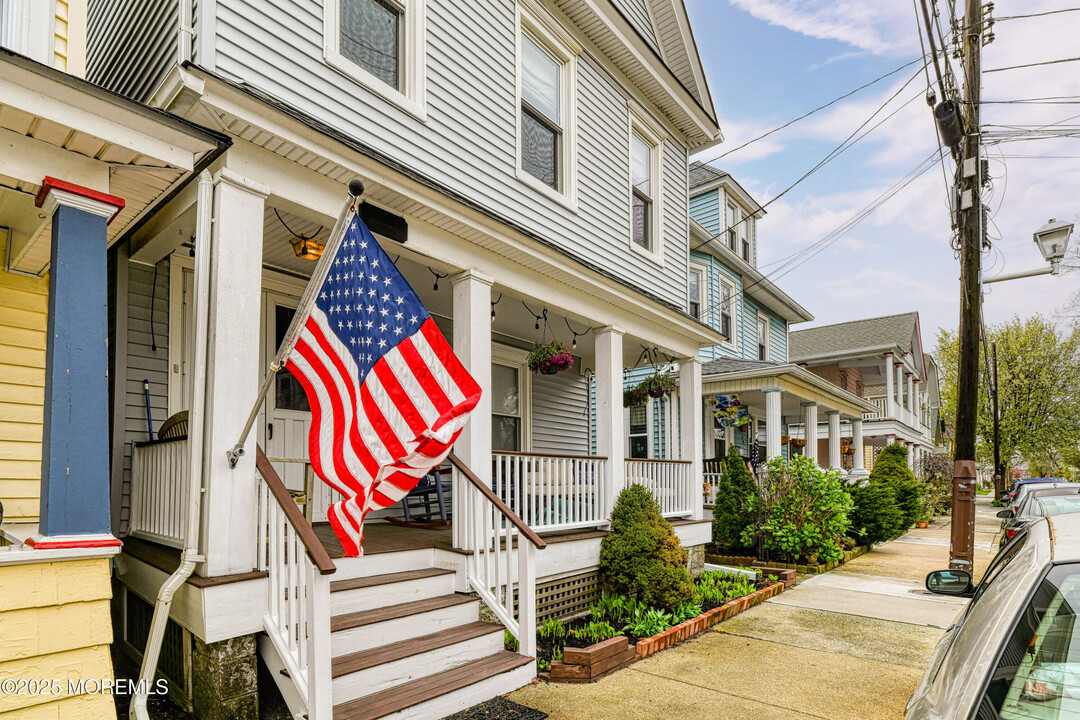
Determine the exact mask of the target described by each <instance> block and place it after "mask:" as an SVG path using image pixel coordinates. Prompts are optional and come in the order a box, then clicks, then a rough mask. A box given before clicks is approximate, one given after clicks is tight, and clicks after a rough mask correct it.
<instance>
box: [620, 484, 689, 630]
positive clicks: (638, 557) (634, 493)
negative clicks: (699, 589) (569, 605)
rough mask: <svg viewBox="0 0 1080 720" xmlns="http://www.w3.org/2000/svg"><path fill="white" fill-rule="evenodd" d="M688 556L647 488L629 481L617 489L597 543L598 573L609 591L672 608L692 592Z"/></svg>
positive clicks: (653, 604)
mask: <svg viewBox="0 0 1080 720" xmlns="http://www.w3.org/2000/svg"><path fill="white" fill-rule="evenodd" d="M688 559H689V557H688V555H687V553H686V550H685V549H684V548H683V547H682V546H681V545H680V544H679V538H678V537H677V536H676V535H675V531H674V530H673V529H672V527H671V523H669V522H668V521H667V520H665V519H664V516H663V515H661V514H660V506H659V505H657V503H656V500H655V499H654V498H653V496H652V494H651V493H649V491H648V490H646V489H645V488H644V487H642V486H641V485H637V484H633V485H629V486H628V487H626V488H625V489H624V490H623V491H622V492H621V493H619V498H618V500H617V501H616V502H615V508H614V510H612V512H611V530H610V532H608V534H607V536H605V537H604V539H603V540H602V541H601V543H600V579H601V581H602V582H603V583H604V585H605V586H606V587H607V588H608V589H609V590H610V591H612V592H615V593H619V594H625V595H630V596H637V598H638V599H639V600H641V601H643V602H645V603H647V604H649V605H652V606H654V607H662V608H666V609H669V610H673V609H675V608H677V607H678V606H679V605H681V604H682V603H684V602H686V601H687V600H689V599H690V596H691V595H692V594H693V590H694V586H693V582H692V580H691V578H690V572H689V571H688V570H687V569H686V564H687V561H688Z"/></svg>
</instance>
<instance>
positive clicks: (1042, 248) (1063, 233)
mask: <svg viewBox="0 0 1080 720" xmlns="http://www.w3.org/2000/svg"><path fill="white" fill-rule="evenodd" d="M1072 231H1073V224H1072V223H1067V222H1064V221H1062V220H1055V219H1054V218H1050V222H1048V223H1046V224H1045V225H1043V226H1042V227H1041V228H1039V229H1038V230H1036V231H1035V233H1034V239H1035V244H1036V245H1038V246H1039V252H1041V253H1042V256H1043V259H1044V260H1046V261H1047V262H1048V263H1050V266H1049V267H1045V268H1039V269H1038V270H1024V271H1023V272H1017V273H1007V274H1004V275H997V276H996V277H992V278H989V279H985V280H983V284H984V285H988V284H990V283H996V282H1002V281H1003V280H1016V279H1017V278H1025V277H1034V276H1035V275H1057V274H1058V270H1059V268H1060V267H1061V259H1062V258H1063V257H1065V250H1067V249H1068V247H1069V238H1071V237H1072Z"/></svg>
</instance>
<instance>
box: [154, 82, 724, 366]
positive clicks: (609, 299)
mask: <svg viewBox="0 0 1080 720" xmlns="http://www.w3.org/2000/svg"><path fill="white" fill-rule="evenodd" d="M177 72H179V73H180V74H181V76H182V77H181V78H180V80H179V81H178V85H179V86H180V87H179V89H177V91H176V93H175V96H174V97H172V98H164V99H163V102H165V103H166V104H169V103H171V102H176V103H178V106H179V105H181V104H188V101H189V100H190V99H191V98H190V96H192V95H195V96H197V99H196V100H194V101H191V102H190V104H189V108H190V113H191V115H192V116H193V117H198V118H199V119H200V121H205V122H214V123H215V124H217V125H218V126H219V127H221V128H222V129H223V130H225V131H226V132H227V133H229V134H230V135H232V136H234V137H236V138H238V139H240V140H242V141H244V142H240V143H237V146H236V147H234V148H233V149H232V150H231V151H230V153H229V158H231V159H235V160H236V161H237V162H238V163H239V165H237V167H238V168H240V169H241V171H242V172H246V173H250V174H251V175H252V177H254V178H255V179H258V180H259V181H260V182H264V184H267V185H269V186H270V187H271V193H272V197H271V201H273V202H275V203H277V201H278V199H281V200H282V201H283V202H282V203H277V204H278V205H279V206H288V205H289V204H290V203H291V204H293V205H296V206H302V207H303V208H305V209H306V210H307V212H308V213H309V215H310V216H311V219H314V218H322V222H324V223H330V224H332V220H331V218H333V217H334V216H336V214H337V212H338V210H339V209H340V204H341V201H342V198H343V197H344V195H345V193H344V188H345V185H346V183H347V182H348V181H349V180H350V179H352V178H354V177H356V176H361V177H363V179H364V181H365V184H366V190H365V194H364V199H365V201H368V202H372V203H373V204H375V205H378V206H381V207H384V208H387V209H389V210H391V211H393V212H395V213H397V214H400V215H403V216H405V217H406V218H407V220H408V222H409V226H410V230H412V229H418V231H419V232H418V234H419V233H426V235H427V237H428V238H435V239H437V240H438V241H439V245H438V246H437V247H436V246H434V245H432V244H431V243H428V245H427V246H424V245H423V244H422V243H420V242H417V241H414V239H413V237H412V233H410V240H409V243H408V245H406V246H403V247H401V249H400V250H395V249H393V248H389V247H388V252H391V254H392V255H396V254H397V252H402V253H403V254H405V255H408V254H409V253H411V252H419V253H423V252H424V251H433V252H432V254H440V255H441V252H435V251H442V250H447V251H450V253H449V254H448V255H447V256H446V257H442V258H441V261H442V262H443V263H444V264H445V265H449V266H457V267H462V268H463V267H467V266H472V264H473V263H475V262H477V261H478V258H480V257H485V258H497V259H498V262H500V263H507V262H509V263H512V264H514V265H515V266H517V267H519V268H523V269H526V270H528V271H530V273H531V274H532V275H533V276H534V277H537V278H539V279H540V281H541V282H542V284H543V285H545V286H546V287H547V288H548V291H549V292H550V291H551V290H552V289H553V288H567V289H571V290H573V291H575V292H576V293H582V294H585V295H588V296H589V297H591V298H593V299H595V300H599V301H601V302H603V303H604V304H605V305H606V306H607V307H609V308H612V309H613V310H614V311H616V312H617V313H620V314H623V315H629V316H633V317H634V323H635V324H637V326H638V327H639V329H640V330H641V331H642V332H639V334H649V333H645V332H643V330H644V329H647V328H655V329H656V337H663V336H665V335H666V336H668V337H669V338H671V341H672V344H673V345H674V344H676V343H675V342H674V341H675V340H678V343H677V344H679V345H681V346H682V348H683V349H682V351H681V353H682V354H691V352H689V349H690V347H694V348H696V347H705V346H709V345H715V344H718V343H719V342H721V341H722V340H723V338H722V337H721V336H720V335H719V334H718V333H717V332H716V331H714V330H713V329H711V328H709V327H708V326H706V325H704V324H702V323H699V322H697V321H696V320H695V319H693V318H691V317H689V316H688V315H687V314H686V312H685V311H683V310H680V309H678V308H674V307H672V306H670V305H668V304H666V303H664V302H662V301H660V300H658V299H654V298H652V297H651V296H650V295H649V294H648V292H647V291H644V290H640V289H638V288H633V287H630V286H628V285H625V284H624V283H623V282H622V281H621V280H619V279H617V278H614V277H610V276H608V275H605V274H604V273H603V272H601V271H600V270H598V269H595V268H592V267H591V266H588V265H587V264H585V263H583V262H581V261H578V260H576V259H575V258H573V257H572V256H570V255H568V254H566V253H564V252H563V251H561V250H559V249H557V248H555V247H552V246H549V244H545V242H544V241H543V240H542V239H540V238H538V237H536V236H535V235H534V234H531V233H530V232H529V231H528V230H526V229H524V228H517V227H513V226H511V225H508V224H506V223H505V222H502V221H500V220H499V219H497V218H494V217H493V216H490V215H487V214H485V213H484V211H483V210H482V209H481V208H478V207H476V206H475V205H474V204H470V203H469V201H468V200H467V199H465V198H459V197H457V196H455V195H454V194H453V193H452V192H450V191H447V190H445V189H443V188H439V187H435V186H434V185H432V184H431V182H430V181H427V180H426V179H424V178H422V177H420V176H418V175H416V174H415V173H412V172H411V171H410V170H409V169H408V168H405V167H403V166H401V165H400V164H399V163H396V162H395V161H394V160H392V159H389V158H383V157H381V156H378V155H377V154H376V153H375V152H374V151H372V150H371V149H369V148H363V147H361V146H359V145H358V144H357V143H356V142H355V141H353V140H351V139H349V138H347V137H345V136H344V135H342V134H340V133H337V132H336V131H333V130H332V129H330V128H325V127H322V126H321V125H320V124H319V123H318V121H317V120H315V119H313V118H307V117H301V116H299V115H298V114H297V113H296V112H295V111H294V110H292V109H291V108H289V107H287V106H283V105H282V104H281V103H279V102H277V101H275V100H274V99H273V98H268V97H264V96H262V95H261V94H260V93H258V91H256V90H254V89H252V88H247V87H244V86H237V85H235V84H233V83H230V82H227V81H225V80H224V79H222V78H217V77H216V76H214V75H212V74H210V73H208V72H207V71H205V70H202V69H201V68H198V67H195V66H187V67H186V68H185V69H183V70H180V71H177ZM185 78H187V79H185ZM185 82H187V83H188V84H186V85H185V84H184V83H185ZM181 97H183V98H184V100H183V102H181V100H179V99H177V98H181ZM230 162H232V160H230ZM282 178H288V181H287V182H288V184H287V185H284V184H282V183H284V182H286V181H285V180H282ZM276 180H280V181H279V182H275V181H276ZM275 196H278V197H275ZM290 209H291V208H290ZM315 227H316V228H317V227H318V222H316V224H315ZM462 241H465V242H464V243H463V242H462ZM478 253H480V254H478ZM421 257H423V255H421ZM426 261H427V262H430V263H436V262H439V261H437V260H433V259H432V258H430V257H429V258H427V260H426ZM498 279H499V278H496V280H498ZM519 290H521V288H519ZM497 292H498V289H496V293H497ZM530 292H531V291H530ZM523 294H524V293H523ZM560 295H566V293H552V299H554V298H557V297H559V296H560ZM496 297H497V295H496ZM552 304H553V306H554V303H552ZM563 309H564V310H565V307H564V308H563ZM609 322H611V321H610V320H609ZM564 329H565V328H564ZM628 330H630V331H632V330H633V328H628ZM691 344H692V345H691Z"/></svg>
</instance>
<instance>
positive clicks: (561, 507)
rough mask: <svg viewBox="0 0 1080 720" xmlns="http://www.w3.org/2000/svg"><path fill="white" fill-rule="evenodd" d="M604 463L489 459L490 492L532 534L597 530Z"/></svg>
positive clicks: (506, 456) (577, 458)
mask: <svg viewBox="0 0 1080 720" xmlns="http://www.w3.org/2000/svg"><path fill="white" fill-rule="evenodd" d="M606 465H607V458H603V457H592V456H586V455H540V454H536V453H523V452H495V453H492V468H493V472H492V489H493V490H494V491H495V494H496V495H498V496H499V499H500V500H502V501H503V502H504V503H505V504H506V506H507V507H508V508H510V509H511V510H512V511H513V512H514V513H516V514H517V515H518V517H520V518H521V519H522V520H524V521H525V523H526V524H528V526H529V527H530V528H532V529H533V530H534V531H537V532H547V531H550V530H568V529H571V528H582V527H597V526H599V525H602V524H604V523H605V522H606V520H607V518H606V517H605V498H604V480H603V479H604V472H605V467H606Z"/></svg>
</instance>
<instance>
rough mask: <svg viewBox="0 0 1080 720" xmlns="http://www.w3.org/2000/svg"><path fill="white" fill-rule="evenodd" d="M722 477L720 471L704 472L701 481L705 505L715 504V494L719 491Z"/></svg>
mask: <svg viewBox="0 0 1080 720" xmlns="http://www.w3.org/2000/svg"><path fill="white" fill-rule="evenodd" d="M721 477H723V474H722V473H710V472H707V473H705V474H704V478H705V480H704V482H703V483H702V488H701V489H702V494H703V495H704V498H703V500H704V504H705V505H716V495H717V493H718V492H719V491H720V478H721Z"/></svg>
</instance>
